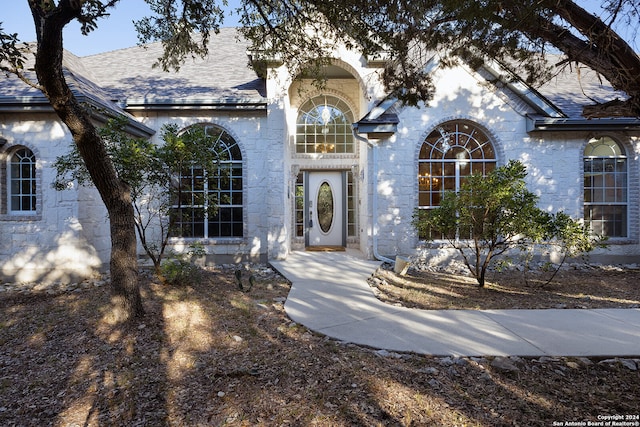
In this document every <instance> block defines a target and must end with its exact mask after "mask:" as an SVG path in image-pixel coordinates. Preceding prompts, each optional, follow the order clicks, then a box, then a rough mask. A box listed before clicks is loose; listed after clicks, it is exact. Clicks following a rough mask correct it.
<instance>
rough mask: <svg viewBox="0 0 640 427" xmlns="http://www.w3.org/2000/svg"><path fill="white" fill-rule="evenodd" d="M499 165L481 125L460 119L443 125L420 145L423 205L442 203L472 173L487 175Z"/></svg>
mask: <svg viewBox="0 0 640 427" xmlns="http://www.w3.org/2000/svg"><path fill="white" fill-rule="evenodd" d="M495 167H496V153H495V150H494V148H493V145H492V143H491V141H490V140H489V137H488V136H487V135H486V134H485V133H484V132H483V131H482V130H481V129H480V128H479V127H478V126H476V125H474V124H473V123H471V122H466V121H458V120H456V121H450V122H446V123H443V124H441V125H439V126H438V127H436V128H435V129H434V130H433V131H432V132H431V133H430V134H429V135H428V136H427V138H426V139H425V141H424V142H423V143H422V147H421V149H420V155H419V159H418V206H419V208H421V209H432V208H436V207H438V206H440V200H441V199H442V196H443V194H444V193H445V192H446V191H456V192H457V191H459V190H460V187H461V186H462V184H463V183H464V181H465V179H466V178H467V177H468V176H470V175H472V174H482V175H487V174H488V173H489V172H491V171H492V170H494V169H495ZM422 237H426V236H422Z"/></svg>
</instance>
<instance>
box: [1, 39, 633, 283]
mask: <svg viewBox="0 0 640 427" xmlns="http://www.w3.org/2000/svg"><path fill="white" fill-rule="evenodd" d="M246 47H247V46H246V44H244V43H242V42H238V41H237V40H236V33H235V30H233V29H223V30H222V31H221V33H220V34H219V35H217V36H215V37H213V38H212V48H211V49H210V55H209V57H208V58H206V59H203V60H195V61H187V63H186V64H184V66H183V67H182V68H181V69H180V71H179V72H178V73H164V72H162V71H160V70H158V69H153V68H151V65H152V63H153V62H154V61H155V59H156V58H157V57H159V56H160V49H161V46H160V45H157V44H152V45H149V46H148V47H147V48H146V49H143V48H140V47H133V48H129V49H123V50H117V51H113V52H106V53H103V54H98V55H93V56H88V57H83V58H78V57H75V56H73V55H72V54H71V53H69V52H67V53H66V56H65V67H66V73H67V78H68V80H69V83H70V85H71V86H72V88H73V90H74V91H75V93H76V95H77V96H78V97H79V98H80V99H81V100H82V101H83V102H86V103H87V104H89V105H92V106H93V107H96V108H97V109H95V111H100V113H97V112H96V113H94V118H95V120H96V123H98V124H99V123H101V122H104V120H105V117H106V116H108V115H121V116H124V117H127V118H128V120H129V131H130V132H131V133H132V134H134V135H136V136H139V137H144V138H151V139H152V140H153V141H155V142H158V143H160V136H159V133H160V132H159V131H160V129H161V128H162V126H163V125H164V124H167V123H177V124H178V125H179V126H180V128H181V129H185V130H187V129H188V128H189V127H191V126H205V127H206V128H207V129H208V130H209V131H210V132H212V133H215V134H216V135H219V136H220V137H221V139H222V141H223V142H224V144H226V146H227V148H228V150H229V153H230V155H231V161H230V163H229V165H228V166H229V167H230V168H231V170H232V176H231V179H228V180H225V182H224V184H223V185H222V186H220V187H216V188H211V189H203V190H206V191H214V192H220V194H221V195H224V196H225V197H223V198H221V200H225V202H224V203H222V204H221V205H220V206H219V211H218V212H219V213H218V214H217V215H216V216H215V217H214V216H211V217H208V216H207V214H206V213H205V212H204V210H203V211H202V214H201V215H196V216H194V217H193V219H192V220H190V221H189V223H185V224H182V225H183V227H182V228H181V230H182V231H181V233H178V235H176V236H174V237H172V239H171V244H172V246H173V247H174V248H175V249H176V250H180V249H181V248H184V247H185V246H186V245H188V243H190V242H194V241H197V242H200V243H202V244H204V246H205V248H206V250H207V253H208V254H209V259H210V260H211V261H212V262H215V263H222V262H239V261H247V260H252V261H260V262H266V261H268V260H270V259H281V258H285V257H286V256H287V255H288V254H289V253H290V252H291V251H295V250H305V249H306V248H308V247H311V246H330V247H336V246H337V247H349V248H355V249H358V250H360V251H361V252H362V253H363V254H365V255H366V256H367V257H369V258H374V257H380V258H385V257H390V258H393V257H394V256H395V255H398V254H402V255H418V254H423V253H424V252H425V251H428V250H429V248H430V247H431V246H430V245H428V244H425V242H422V241H420V239H419V237H418V236H417V234H416V232H415V230H414V229H413V228H412V226H411V217H412V214H413V211H414V209H415V208H416V207H423V208H429V207H433V206H437V205H438V201H439V197H440V194H441V193H442V191H444V190H455V189H456V188H457V187H458V186H459V185H460V182H461V181H460V180H461V178H464V176H465V175H468V174H470V173H472V172H478V171H484V172H487V171H490V170H491V169H493V168H494V167H496V166H499V165H502V164H505V163H506V162H507V161H509V160H510V159H519V160H521V161H523V162H524V163H525V164H526V165H527V168H528V172H529V175H528V183H529V188H530V189H531V190H533V191H535V192H536V193H537V194H539V196H540V206H541V207H542V208H544V209H547V210H549V211H558V210H564V211H565V212H566V213H568V214H570V215H571V216H573V217H575V218H584V219H585V220H586V221H587V222H588V223H589V224H590V225H591V226H592V227H593V229H594V230H595V231H596V232H599V233H604V234H607V235H608V236H609V242H608V243H609V248H608V249H607V250H604V251H601V252H600V253H598V254H595V255H593V256H594V257H596V258H598V260H600V261H605V262H638V260H639V257H640V244H639V239H640V221H639V220H638V219H639V217H640V203H639V200H640V197H639V196H640V195H639V194H638V192H639V188H640V186H639V185H638V184H639V177H640V170H639V167H638V166H639V164H638V163H639V159H638V155H639V153H640V141H639V140H638V136H639V135H640V120H637V119H634V118H621V119H592V120H585V119H583V118H581V116H580V111H581V106H582V105H584V104H588V103H590V102H592V101H591V100H590V99H598V100H608V99H611V93H612V92H611V89H610V88H608V87H606V86H603V85H602V84H601V83H600V81H599V80H598V79H597V78H595V76H594V75H593V73H590V72H588V71H587V70H584V69H583V70H581V73H580V78H578V77H577V74H576V73H571V70H567V71H566V72H564V73H562V74H560V75H559V76H558V77H556V78H554V79H553V80H551V81H549V82H548V83H547V84H546V85H545V86H543V87H539V88H531V87H528V86H526V85H524V84H523V83H521V82H519V81H513V79H511V78H510V77H511V76H508V75H507V74H506V73H505V71H504V70H502V69H501V68H500V66H499V65H498V64H487V65H486V66H485V67H483V68H481V69H478V70H473V69H471V68H469V67H466V66H464V65H461V66H459V67H457V68H453V69H450V68H442V67H439V66H438V62H437V59H435V58H434V59H433V60H432V61H431V62H430V63H429V64H425V65H426V66H428V67H430V70H431V73H433V75H434V77H435V87H436V93H435V96H434V99H433V100H432V101H431V102H430V103H429V104H428V105H423V106H421V107H419V108H418V107H408V106H401V105H399V104H398V103H396V102H395V100H394V99H390V98H388V97H387V96H386V94H385V93H384V90H383V88H382V85H381V84H380V79H379V76H380V72H381V67H382V65H383V64H382V62H379V61H377V60H375V59H370V58H365V57H363V56H362V55H361V54H359V53H358V52H354V51H348V50H346V49H341V50H337V51H336V52H335V60H334V62H333V65H331V66H330V67H328V68H327V69H326V73H327V76H328V81H327V84H326V86H325V87H324V88H323V89H317V88H316V87H315V86H314V85H313V84H311V82H310V81H307V80H304V79H293V78H291V76H290V75H289V73H288V72H287V70H286V69H285V67H284V66H282V65H281V64H278V63H276V62H274V63H269V64H266V65H267V66H268V67H267V68H268V69H267V72H266V73H265V74H264V75H257V74H256V72H255V71H253V70H252V69H251V68H249V67H248V66H247V65H248V63H249V62H250V60H251V57H250V54H248V52H247V50H246ZM573 71H575V68H574V69H573ZM71 142H72V141H71V136H70V134H69V132H68V130H67V129H66V128H65V126H64V125H63V124H62V123H61V122H60V120H58V118H57V117H56V116H55V115H54V113H53V111H52V109H51V108H50V106H49V105H48V104H47V102H46V99H45V98H44V97H43V96H42V95H41V94H40V93H39V92H37V91H35V90H33V89H31V88H29V87H28V86H26V85H24V84H23V83H22V82H20V81H19V80H17V79H15V78H6V79H5V78H3V79H2V80H0V278H4V279H5V280H19V281H33V280H59V279H66V278H68V277H71V276H85V275H88V274H91V273H92V272H94V271H96V270H101V269H104V268H105V267H106V266H108V258H109V248H110V243H109V233H108V224H107V218H106V214H105V209H104V208H103V206H102V204H101V201H100V198H99V196H98V195H97V192H96V191H95V190H94V189H92V188H83V187H78V186H77V185H70V189H68V190H65V191H56V190H54V189H53V188H52V186H51V183H52V182H53V180H54V177H55V170H54V169H53V168H52V163H53V162H54V161H55V159H56V157H58V156H60V155H62V154H64V153H66V152H67V151H68V148H69V145H70V144H71ZM212 173H213V174H215V171H214V172H211V171H209V174H210V175H209V176H210V177H211V174H212ZM185 178H189V177H185ZM71 184H73V183H71ZM194 191H195V190H194ZM194 209H196V210H197V209H200V207H198V206H195V207H194ZM436 246H437V245H436ZM140 254H141V256H142V254H143V251H142V250H141V251H140Z"/></svg>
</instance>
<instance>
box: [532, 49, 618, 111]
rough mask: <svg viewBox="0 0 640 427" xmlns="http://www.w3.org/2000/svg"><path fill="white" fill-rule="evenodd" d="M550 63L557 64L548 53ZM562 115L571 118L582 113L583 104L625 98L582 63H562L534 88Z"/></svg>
mask: <svg viewBox="0 0 640 427" xmlns="http://www.w3.org/2000/svg"><path fill="white" fill-rule="evenodd" d="M549 59H550V61H551V63H552V64H554V63H558V61H559V59H560V57H559V56H551V57H550V58H549ZM538 92H540V93H541V94H542V95H543V96H545V97H546V98H547V99H549V100H550V101H551V102H552V103H553V104H554V105H555V106H557V107H558V108H560V109H561V110H562V112H563V113H564V114H566V115H567V116H568V117H571V118H579V117H581V116H582V108H583V107H584V106H585V105H591V104H595V103H596V102H606V101H611V100H614V99H616V98H620V99H626V98H627V96H626V94H624V93H622V92H616V91H614V90H613V88H612V87H611V85H610V84H609V82H608V81H607V80H605V79H604V78H603V77H601V76H599V75H598V74H597V73H596V72H595V71H593V70H591V69H590V68H588V67H586V66H585V65H582V64H575V63H573V64H566V65H564V66H563V67H562V68H560V69H559V70H558V73H557V75H556V76H555V77H553V78H552V79H551V80H549V81H548V82H546V83H545V84H543V85H542V86H541V87H539V88H538Z"/></svg>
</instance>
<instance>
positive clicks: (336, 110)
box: [296, 96, 355, 154]
mask: <svg viewBox="0 0 640 427" xmlns="http://www.w3.org/2000/svg"><path fill="white" fill-rule="evenodd" d="M352 123H353V113H352V112H351V110H350V109H349V106H348V105H347V104H346V103H345V102H344V101H342V100H341V99H339V98H337V97H335V96H318V97H315V98H313V99H311V100H309V101H307V102H306V103H305V104H304V105H302V107H300V113H299V115H298V121H297V124H296V153H303V154H315V153H322V154H325V153H329V154H340V153H354V152H355V147H354V141H353V133H352V131H351V124H352Z"/></svg>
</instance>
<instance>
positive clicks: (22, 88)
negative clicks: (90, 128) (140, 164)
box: [0, 50, 155, 136]
mask: <svg viewBox="0 0 640 427" xmlns="http://www.w3.org/2000/svg"><path fill="white" fill-rule="evenodd" d="M62 67H63V72H64V75H65V79H66V81H67V84H68V85H69V88H70V89H71V91H72V92H73V94H74V95H75V97H76V99H77V100H78V101H79V102H80V103H83V104H87V105H88V106H89V111H90V113H91V115H92V116H93V117H94V118H95V119H97V120H99V121H103V122H104V121H106V120H107V119H108V118H109V117H114V116H120V117H124V118H126V119H127V121H128V128H127V130H128V131H129V132H130V133H132V134H133V135H136V136H151V135H153V134H154V133H155V131H154V130H153V129H150V128H148V127H147V126H145V125H144V124H142V123H140V122H139V121H137V120H136V119H135V118H134V117H133V116H132V115H131V114H129V113H128V112H126V111H125V110H124V109H123V108H121V107H120V105H118V104H117V103H115V102H113V100H112V99H111V98H112V97H111V95H110V94H109V93H108V92H107V91H105V90H104V89H103V88H102V87H100V86H99V85H98V84H96V83H95V79H94V77H93V76H92V75H91V72H90V71H89V70H87V69H86V68H85V67H84V65H83V62H82V59H81V58H79V57H77V56H75V55H74V54H72V53H71V52H69V51H67V50H65V51H64V52H63V63H62ZM24 69H25V72H24V73H25V76H26V77H27V78H28V79H29V80H30V81H31V82H34V83H37V78H36V75H35V72H34V71H32V69H33V58H27V63H26V64H25V67H24ZM0 88H1V90H0V111H4V112H24V111H29V112H52V111H53V108H52V107H51V104H50V103H49V100H48V99H47V98H46V97H45V96H44V94H43V93H42V92H41V91H40V90H39V89H37V88H35V87H33V86H30V85H28V84H26V83H25V82H23V81H22V80H20V79H19V78H18V77H16V76H15V75H12V74H9V75H7V76H6V78H3V79H2V80H0Z"/></svg>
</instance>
